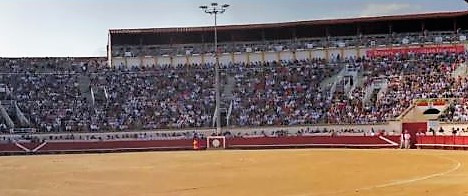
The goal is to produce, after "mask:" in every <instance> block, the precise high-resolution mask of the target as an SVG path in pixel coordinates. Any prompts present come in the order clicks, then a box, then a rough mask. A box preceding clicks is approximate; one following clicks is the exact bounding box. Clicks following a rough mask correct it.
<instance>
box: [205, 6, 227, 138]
mask: <svg viewBox="0 0 468 196" xmlns="http://www.w3.org/2000/svg"><path fill="white" fill-rule="evenodd" d="M228 7H229V5H228V4H223V5H221V6H219V4H218V3H211V4H210V6H207V5H202V6H200V7H199V8H200V9H202V10H203V11H204V12H205V13H207V14H210V15H214V48H215V54H214V55H215V59H216V63H215V91H216V98H215V99H216V109H215V117H216V133H217V134H221V133H222V130H221V111H220V109H221V92H220V81H219V54H218V52H219V51H218V30H217V25H218V21H217V16H218V14H222V13H224V12H226V8H228Z"/></svg>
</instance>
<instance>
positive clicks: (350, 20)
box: [109, 11, 468, 34]
mask: <svg viewBox="0 0 468 196" xmlns="http://www.w3.org/2000/svg"><path fill="white" fill-rule="evenodd" d="M464 15H468V11H454V12H434V13H422V14H406V15H387V16H371V17H357V18H343V19H320V20H307V21H295V22H282V23H264V24H241V25H221V26H218V30H242V29H261V28H271V27H289V26H295V25H333V24H350V23H356V22H377V21H395V20H408V19H426V18H427V19H429V18H445V17H457V16H464ZM211 28H212V26H200V27H169V28H141V29H110V30H109V33H111V34H132V33H173V32H200V31H207V30H210V29H211Z"/></svg>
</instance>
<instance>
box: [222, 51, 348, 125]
mask: <svg viewBox="0 0 468 196" xmlns="http://www.w3.org/2000/svg"><path fill="white" fill-rule="evenodd" d="M338 70H339V68H338V67H336V66H333V65H331V64H326V63H325V62H324V61H323V59H315V60H308V61H297V62H286V63H282V64H278V65H273V66H270V67H263V68H249V69H242V68H241V69H237V70H235V71H234V77H235V80H236V83H235V88H234V104H233V112H232V118H231V119H232V121H233V124H234V125H237V126H263V125H269V126H272V125H303V124H316V123H319V122H320V119H321V118H322V116H323V114H324V113H325V108H327V107H328V106H327V104H328V103H327V99H326V98H327V93H328V91H327V90H326V89H321V87H320V83H321V81H323V80H324V79H325V78H328V77H331V76H332V75H333V74H334V73H336V72H337V71H338Z"/></svg>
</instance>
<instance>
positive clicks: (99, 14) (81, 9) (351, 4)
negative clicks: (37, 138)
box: [0, 0, 468, 57]
mask: <svg viewBox="0 0 468 196" xmlns="http://www.w3.org/2000/svg"><path fill="white" fill-rule="evenodd" d="M210 2H211V1H207V0H164V1H163V0H0V57H46V56H48V57H55V56H105V54H106V49H105V47H106V44H107V32H108V29H114V28H144V27H180V26H206V25H211V24H212V18H210V17H209V16H208V15H206V14H204V13H202V12H201V10H199V9H198V6H199V5H202V4H209V3H210ZM218 2H219V3H220V4H221V3H228V4H230V5H231V7H229V10H228V11H227V12H226V13H225V14H224V15H222V16H221V17H220V18H219V23H220V24H249V23H269V22H287V21H297V20H313V19H329V18H349V17H359V16H376V15H392V14H408V13H423V12H438V11H460V10H467V9H468V4H466V3H465V2H464V1H463V0H393V1H391V0H224V1H218Z"/></svg>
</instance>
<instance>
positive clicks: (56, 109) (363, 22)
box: [0, 12, 468, 148]
mask: <svg viewBox="0 0 468 196" xmlns="http://www.w3.org/2000/svg"><path fill="white" fill-rule="evenodd" d="M467 16H468V12H451V13H434V14H420V15H405V16H388V17H372V18H357V19H343V20H320V21H305V22H293V23H281V24H261V25H234V26H222V27H220V28H219V31H220V38H219V41H220V45H221V47H220V49H219V50H220V61H221V84H222V85H221V108H220V112H221V118H222V126H223V128H224V130H225V131H224V133H223V135H224V136H226V137H246V138H248V137H254V138H256V137H278V136H310V135H316V136H317V135H320V136H323V135H337V134H338V135H388V134H390V133H391V134H398V133H400V132H401V131H402V130H410V131H411V133H412V134H416V133H419V132H426V131H428V130H430V129H433V130H440V129H442V130H452V128H454V129H453V130H458V131H456V133H457V134H464V132H465V131H467V132H468V125H466V124H465V123H468V118H467V116H468V109H467V105H468V102H467V100H466V97H468V85H467V84H468V83H467V82H468V81H467V78H466V76H467V75H468V67H467V64H466V59H467V41H466V36H467V35H468V26H466V23H465V22H462V21H466V20H468V19H467ZM441 24H442V25H441ZM211 30H212V29H211V28H210V27H193V28H167V29H127V30H125V29H124V30H110V35H109V42H110V43H109V56H108V58H107V59H106V58H104V57H102V58H16V59H15V58H2V59H0V71H1V73H0V97H1V104H0V115H1V124H0V131H2V132H3V133H4V135H3V137H0V140H2V141H4V142H13V141H18V140H27V139H33V140H36V141H53V140H59V141H63V140H64V141H66V140H89V141H94V140H97V141H101V140H171V139H182V140H191V139H193V138H198V137H200V138H204V137H206V136H210V135H212V134H213V127H214V125H215V115H214V113H215V89H214V75H215V73H214V68H213V67H214V58H213V55H212V53H213V52H214V51H215V50H214V49H213V47H212V44H211V42H210V40H212V33H211V32H212V31H211ZM433 110H436V112H435V113H431V112H430V111H433ZM422 122H423V123H422ZM454 122H457V123H461V124H454ZM418 123H419V124H418ZM465 128H466V129H465ZM134 131H138V132H134ZM98 132H99V134H97V133H98ZM110 132H112V133H110ZM114 132H118V133H114ZM37 133H45V134H42V135H41V134H39V135H38V134H37ZM51 133H56V134H51ZM440 133H441V132H440ZM35 134H36V135H35ZM378 141H380V140H378ZM390 144H392V145H393V143H391V142H390ZM158 145H159V144H158ZM184 145H185V144H184ZM185 147H186V145H185ZM185 147H184V148H185Z"/></svg>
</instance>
